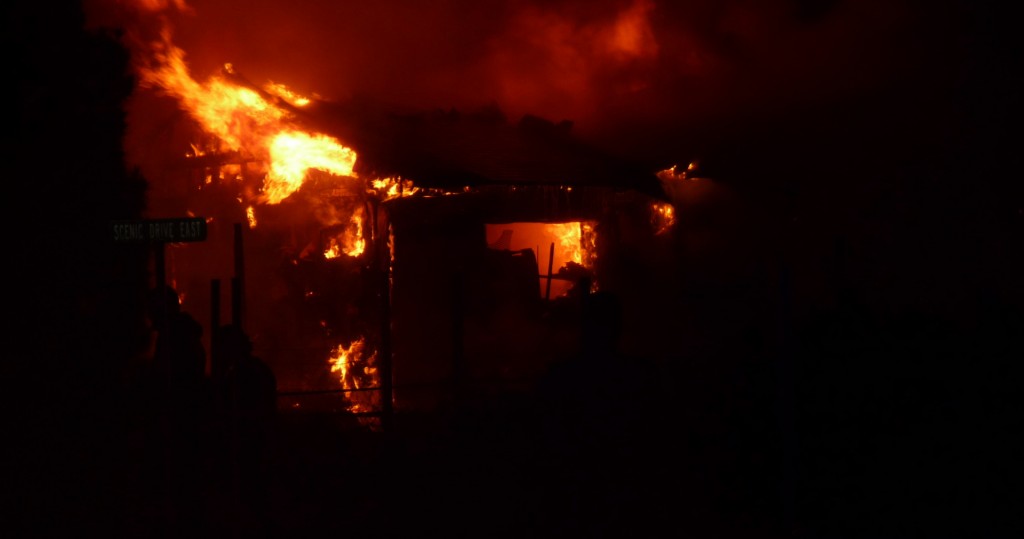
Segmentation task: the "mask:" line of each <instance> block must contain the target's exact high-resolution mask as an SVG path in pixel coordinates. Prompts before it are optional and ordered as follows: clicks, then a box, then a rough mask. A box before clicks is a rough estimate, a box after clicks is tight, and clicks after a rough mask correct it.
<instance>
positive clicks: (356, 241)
mask: <svg viewBox="0 0 1024 539" xmlns="http://www.w3.org/2000/svg"><path fill="white" fill-rule="evenodd" d="M365 250H366V239H365V238H363V210H362V208H358V209H356V211H354V212H352V219H351V222H350V226H349V227H348V228H347V229H346V230H345V238H344V244H343V247H342V251H344V253H345V254H347V255H348V256H351V257H357V256H359V255H361V254H363V251H365Z"/></svg>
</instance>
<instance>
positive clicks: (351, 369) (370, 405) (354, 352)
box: [329, 337, 380, 412]
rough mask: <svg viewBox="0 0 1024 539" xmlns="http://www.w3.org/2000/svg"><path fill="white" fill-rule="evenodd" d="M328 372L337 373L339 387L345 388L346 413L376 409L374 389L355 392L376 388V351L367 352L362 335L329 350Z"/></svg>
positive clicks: (378, 380)
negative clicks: (329, 368)
mask: <svg viewBox="0 0 1024 539" xmlns="http://www.w3.org/2000/svg"><path fill="white" fill-rule="evenodd" d="M329 362H330V365H331V372H332V373H338V380H339V381H340V382H341V387H342V389H345V390H348V393H346V400H348V402H349V407H348V410H349V411H350V412H371V411H375V410H376V409H377V406H378V405H379V402H380V395H379V394H378V392H376V391H355V390H363V389H372V388H376V387H380V375H379V372H378V370H377V352H376V351H373V352H371V353H369V354H367V347H366V340H365V339H364V338H362V337H360V338H359V339H356V340H354V341H352V342H351V343H349V345H348V346H345V345H344V344H339V345H337V346H336V347H335V348H334V349H333V350H332V351H331V357H330V361H329Z"/></svg>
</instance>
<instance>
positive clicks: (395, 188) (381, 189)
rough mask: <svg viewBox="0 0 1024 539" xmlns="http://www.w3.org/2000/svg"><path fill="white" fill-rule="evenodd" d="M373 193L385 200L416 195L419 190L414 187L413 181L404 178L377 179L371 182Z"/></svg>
mask: <svg viewBox="0 0 1024 539" xmlns="http://www.w3.org/2000/svg"><path fill="white" fill-rule="evenodd" d="M370 185H371V186H372V188H373V191H374V192H375V193H376V194H377V196H379V197H381V198H382V199H383V200H391V199H393V198H398V197H406V196H411V195H415V194H416V193H417V192H419V190H420V189H419V188H418V187H415V186H413V183H412V180H406V179H402V178H392V177H387V178H377V179H375V180H373V181H372V182H370Z"/></svg>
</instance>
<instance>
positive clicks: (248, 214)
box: [245, 206, 256, 228]
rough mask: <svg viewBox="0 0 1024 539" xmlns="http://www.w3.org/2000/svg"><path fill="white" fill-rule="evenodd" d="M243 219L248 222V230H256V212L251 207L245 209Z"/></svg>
mask: <svg viewBox="0 0 1024 539" xmlns="http://www.w3.org/2000/svg"><path fill="white" fill-rule="evenodd" d="M245 218H246V220H248V221H249V228H256V210H255V209H253V207H252V206H249V207H248V208H246V209H245Z"/></svg>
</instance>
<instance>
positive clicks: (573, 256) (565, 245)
mask: <svg viewBox="0 0 1024 539" xmlns="http://www.w3.org/2000/svg"><path fill="white" fill-rule="evenodd" d="M547 229H548V233H549V234H551V235H552V236H555V237H556V238H558V242H559V246H560V247H561V248H562V253H563V256H562V258H564V259H566V260H569V261H572V262H575V263H577V264H580V265H582V264H583V245H582V243H581V242H580V239H581V238H582V236H583V229H582V227H581V226H580V223H579V222H574V223H556V224H551V225H548V226H547Z"/></svg>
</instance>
